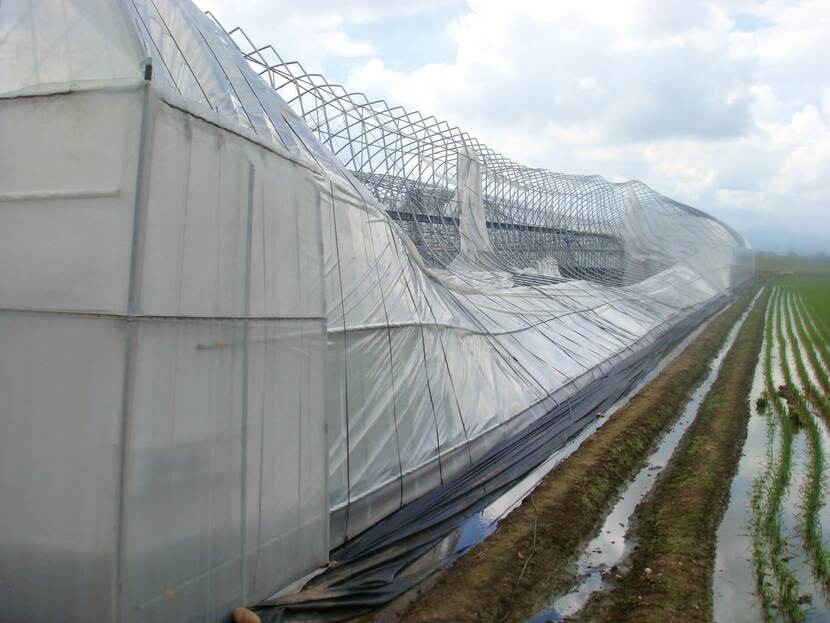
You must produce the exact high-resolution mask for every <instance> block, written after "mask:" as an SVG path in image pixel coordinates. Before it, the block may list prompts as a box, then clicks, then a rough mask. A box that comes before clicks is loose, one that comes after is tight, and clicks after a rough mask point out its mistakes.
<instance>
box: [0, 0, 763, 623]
mask: <svg viewBox="0 0 830 623" xmlns="http://www.w3.org/2000/svg"><path fill="white" fill-rule="evenodd" d="M753 272H754V269H753V259H752V253H751V251H750V250H749V249H748V245H747V244H746V242H745V241H744V240H743V238H742V237H741V236H740V235H738V234H737V233H735V232H734V231H732V230H731V229H729V228H728V227H727V226H726V225H724V224H723V223H721V222H719V221H717V220H716V219H714V218H712V217H710V216H708V215H707V214H705V213H703V212H701V211H699V210H696V209H693V208H690V207H688V206H685V205H683V204H680V203H678V202H676V201H673V200H671V199H668V198H667V197H664V196H662V195H660V194H658V193H656V192H654V191H652V190H651V189H649V188H648V187H647V186H645V185H644V184H642V183H640V182H629V183H623V184H614V183H610V182H607V181H605V180H604V179H602V178H600V177H594V176H591V177H587V176H572V175H563V174H558V173H552V172H550V171H546V170H540V169H532V168H527V167H524V166H521V165H519V164H517V163H515V162H512V161H511V160H509V159H507V158H505V157H504V156H501V155H500V154H498V153H496V152H494V151H493V150H492V149H490V148H489V147H487V146H486V145H483V144H481V143H480V142H478V141H477V140H476V139H474V138H473V137H471V136H469V135H468V134H466V133H464V132H462V131H461V130H459V129H458V128H455V127H452V126H450V125H448V124H447V123H445V122H442V121H440V120H437V119H435V118H434V117H428V116H425V115H423V114H421V113H418V112H413V111H407V110H404V109H402V108H400V107H395V106H392V105H388V104H386V103H385V102H383V101H377V100H371V99H369V98H367V97H365V96H363V95H361V94H355V93H350V92H348V91H347V90H345V89H344V88H342V87H340V86H338V85H334V84H330V83H328V82H327V81H326V80H325V79H324V78H322V77H321V76H319V75H313V74H308V73H307V72H306V71H305V70H304V69H303V67H302V66H301V65H299V64H298V63H293V62H284V61H283V60H282V59H281V58H280V57H279V56H278V55H277V53H276V52H275V51H274V49H273V48H271V47H261V46H260V45H259V44H255V43H253V42H251V41H250V40H249V39H248V38H247V36H246V35H245V33H244V32H243V31H241V30H238V29H235V30H233V31H229V32H226V31H225V29H223V27H222V26H221V25H220V24H219V23H218V22H217V21H216V20H214V19H213V18H212V17H211V16H209V15H205V14H203V13H202V12H201V10H200V9H198V8H197V7H196V6H195V5H193V4H191V3H190V2H189V0H123V1H122V0H41V1H38V2H33V1H30V0H5V1H2V2H0V500H2V504H0V577H2V581H0V620H3V621H6V620H26V621H54V620H60V621H104V620H114V621H115V620H118V621H125V622H126V621H176V622H177V623H186V622H189V621H219V620H222V619H224V618H225V617H227V616H228V613H229V612H230V610H231V609H232V608H233V607H235V606H238V605H241V604H243V603H256V602H259V601H261V600H264V599H267V598H268V597H269V596H271V595H272V594H274V593H275V592H276V591H278V590H279V589H281V588H283V587H285V586H286V585H288V584H290V583H292V582H294V581H296V580H298V579H299V578H302V577H304V576H306V575H307V574H309V573H310V572H312V571H314V570H315V569H317V568H319V567H320V566H321V565H323V564H325V563H326V562H327V561H328V560H329V559H330V556H331V552H332V551H335V550H336V549H337V548H338V547H341V546H344V544H345V547H346V548H348V547H349V544H350V543H353V542H355V540H356V539H357V540H360V538H361V537H362V536H363V535H366V534H367V530H369V529H371V528H372V527H375V526H378V525H381V524H380V523H379V522H381V520H384V519H386V520H389V519H390V518H395V517H402V516H403V515H402V514H401V513H402V512H411V511H408V510H407V509H412V508H415V507H417V505H418V504H421V508H423V507H426V506H430V507H431V508H432V507H435V506H436V505H440V503H441V502H440V500H441V499H446V495H447V491H451V490H453V489H452V487H457V483H458V482H469V475H470V474H471V473H473V474H475V473H480V472H477V471H475V470H481V469H483V468H482V466H487V469H495V467H494V466H497V465H503V464H504V463H503V462H502V459H503V458H504V457H506V456H507V455H508V454H509V452H507V451H506V450H505V449H506V448H511V449H515V448H518V449H519V450H517V451H519V452H521V451H522V449H523V448H524V449H527V448H528V447H530V445H529V444H532V441H528V440H531V439H536V437H535V436H534V437H531V436H530V431H532V432H533V435H537V434H538V435H542V434H544V436H545V440H546V441H545V443H546V444H547V445H546V446H545V448H547V451H549V450H550V448H553V447H556V446H561V445H562V444H564V443H565V442H566V441H567V439H569V438H570V437H572V436H573V435H574V434H575V433H576V432H577V431H579V430H581V429H582V428H583V427H584V426H585V425H586V422H587V421H589V420H590V418H591V417H592V415H593V413H594V412H595V410H596V409H597V408H598V407H599V406H600V405H601V404H604V402H605V401H607V400H608V399H609V398H610V397H612V396H616V395H619V394H620V393H623V392H624V391H625V389H626V387H628V385H627V383H628V381H629V380H630V378H631V377H632V376H633V375H635V373H637V372H639V371H641V370H642V369H643V368H644V367H645V366H646V365H648V362H649V361H652V360H653V359H654V356H653V355H654V353H655V352H656V350H655V349H656V348H657V347H658V346H660V345H664V344H665V343H666V342H667V340H669V339H670V338H672V337H676V336H677V335H678V334H679V333H680V332H681V331H685V330H687V329H688V328H689V327H690V326H692V325H693V324H695V323H696V322H699V320H700V318H702V317H703V316H705V315H706V314H708V313H712V311H714V310H715V309H717V308H718V307H719V306H720V305H722V304H723V302H724V301H725V300H726V297H727V296H728V295H729V294H730V292H731V291H732V290H734V289H735V288H736V287H738V286H740V285H741V284H742V283H744V282H746V281H748V280H750V279H752V277H753ZM635 364H636V365H635ZM632 366H633V367H632ZM517 440H518V441H517ZM540 448H541V446H540ZM512 451H513V450H511V452H512ZM539 451H540V452H541V449H540V450H539ZM528 461H529V460H528V459H526V458H525V459H522V460H516V461H514V463H513V464H512V465H513V467H511V469H514V470H519V471H521V469H520V467H521V466H524V468H525V471H526V469H529V467H531V466H532V464H531V463H532V462H528ZM505 473H506V472H505ZM514 473H519V472H510V474H514ZM465 477H466V478H468V480H467V481H464V480H459V479H464V478H465ZM479 484H480V483H479ZM476 486H478V485H476ZM456 490H457V489H456ZM472 490H473V487H468V489H466V491H472ZM465 495H466V493H465ZM430 496H432V497H430ZM440 496H444V497H443V498H441V497H440ZM465 499H468V498H465ZM401 509H403V511H402V510H401ZM364 541H365V538H364Z"/></svg>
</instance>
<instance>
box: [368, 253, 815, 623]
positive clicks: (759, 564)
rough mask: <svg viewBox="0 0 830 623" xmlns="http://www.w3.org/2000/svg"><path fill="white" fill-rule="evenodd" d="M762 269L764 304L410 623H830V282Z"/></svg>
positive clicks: (779, 264)
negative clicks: (829, 500)
mask: <svg viewBox="0 0 830 623" xmlns="http://www.w3.org/2000/svg"><path fill="white" fill-rule="evenodd" d="M764 262H765V263H764V265H763V270H761V269H762V266H760V265H759V266H758V268H759V271H761V273H762V274H761V278H760V279H759V282H758V284H757V285H756V286H755V287H754V288H753V289H751V290H750V291H748V292H745V293H744V294H743V295H742V296H741V297H739V298H738V299H737V300H736V301H735V302H734V303H733V304H732V305H731V306H730V307H729V308H728V309H726V310H725V311H723V312H721V313H720V314H718V315H717V316H716V317H715V318H713V319H712V320H711V321H710V322H709V323H708V325H707V326H706V328H705V329H704V330H703V332H702V333H700V335H698V336H697V337H696V338H695V339H694V340H693V341H691V343H690V344H689V345H688V346H687V347H685V350H683V351H682V352H681V353H680V354H679V355H677V356H676V357H675V358H674V359H673V360H672V361H671V362H670V363H669V364H668V365H667V366H666V367H665V369H663V371H662V372H661V373H660V375H659V376H657V378H656V379H655V380H653V381H652V382H651V383H650V384H648V385H646V386H645V388H643V389H642V390H641V391H640V392H639V393H638V394H637V395H636V396H635V397H634V398H633V399H632V400H631V401H630V402H628V404H626V405H624V406H623V407H622V408H621V409H620V410H619V411H618V412H616V413H615V414H614V415H613V416H612V417H611V418H610V419H609V420H608V421H607V422H606V423H605V424H604V425H603V426H602V427H601V428H600V429H599V430H598V431H597V432H596V433H594V434H593V435H592V436H591V437H590V438H588V440H587V441H585V442H584V443H582V445H581V446H580V447H579V449H578V450H576V451H575V452H574V453H573V454H572V455H571V456H570V457H569V458H568V459H567V460H566V461H564V462H563V463H562V464H561V465H559V466H558V467H557V468H556V469H554V470H553V471H552V472H551V473H550V474H548V475H547V476H546V477H545V478H544V479H543V480H542V481H541V483H540V484H539V485H538V486H537V487H536V488H535V489H534V490H533V492H532V493H531V494H530V495H529V496H528V497H527V498H526V499H525V501H524V503H523V504H521V505H520V506H519V507H518V508H517V509H516V510H514V511H513V512H512V513H511V514H510V515H508V516H507V517H506V518H504V519H503V520H502V521H501V523H500V524H499V527H498V529H497V530H496V531H495V533H494V534H492V535H491V536H490V537H489V538H487V539H486V540H485V541H484V542H482V543H480V544H479V545H478V546H477V547H474V548H473V549H472V550H471V551H470V552H468V553H467V554H466V555H464V556H462V557H461V558H460V559H459V560H458V561H457V562H456V563H455V564H454V565H453V566H452V567H450V568H449V569H448V570H447V571H446V572H444V573H443V574H442V575H440V576H439V577H438V578H437V580H435V581H434V582H433V583H432V584H431V585H430V586H429V587H427V588H424V589H423V590H422V592H421V593H420V594H419V595H417V596H416V597H415V598H414V599H413V598H410V599H408V600H407V603H406V605H405V606H403V607H401V606H399V607H398V611H397V612H396V614H395V617H394V618H400V619H402V620H405V621H411V622H420V623H423V622H426V621H471V622H472V621H476V622H479V621H481V622H484V621H500V622H506V621H531V622H533V623H545V622H546V621H556V620H588V621H655V622H656V621H710V620H713V619H714V620H717V621H747V622H749V621H757V620H764V621H819V620H828V619H830V601H828V596H830V550H829V549H828V545H830V511H829V510H828V509H827V507H826V505H825V504H826V499H825V498H826V487H825V483H826V480H827V470H828V460H827V456H826V452H827V448H828V446H829V445H830V274H826V275H825V274H824V273H823V271H822V270H820V268H821V262H818V263H816V262H814V261H811V262H809V263H804V262H802V263H801V264H798V263H796V262H794V261H792V259H791V258H786V257H785V258H783V259H782V258H781V256H778V257H777V259H776V258H772V259H770V258H766V259H765V260H764ZM380 618H381V619H383V620H390V619H389V617H388V616H387V617H386V618H385V619H384V617H383V616H381V617H380Z"/></svg>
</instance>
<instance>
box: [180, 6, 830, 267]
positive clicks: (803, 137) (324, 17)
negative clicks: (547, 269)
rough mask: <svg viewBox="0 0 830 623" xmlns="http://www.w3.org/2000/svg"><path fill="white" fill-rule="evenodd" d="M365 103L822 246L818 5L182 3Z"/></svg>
mask: <svg viewBox="0 0 830 623" xmlns="http://www.w3.org/2000/svg"><path fill="white" fill-rule="evenodd" d="M197 3H198V4H199V5H200V6H201V7H202V8H204V9H209V10H211V11H212V12H213V13H214V14H215V15H216V17H217V18H218V19H219V20H220V21H221V22H222V23H223V24H224V25H225V26H226V27H228V26H233V25H239V26H242V27H243V28H245V30H246V31H247V32H248V34H249V35H250V36H251V37H252V38H253V39H254V41H256V42H257V43H260V44H264V43H272V44H273V45H274V47H276V48H277V50H278V51H279V52H280V53H281V54H282V56H283V58H284V59H285V60H289V59H290V60H299V61H300V62H301V63H303V65H304V66H305V67H306V68H307V69H313V70H316V71H320V72H322V73H324V74H325V75H326V76H327V77H328V78H329V80H330V81H332V82H338V83H340V84H343V85H344V86H346V87H347V88H348V89H349V90H354V91H363V92H365V93H366V94H367V95H369V96H370V99H376V98H385V99H387V100H388V101H389V102H391V103H395V104H401V105H404V106H405V107H411V108H418V109H419V110H421V111H422V112H426V113H429V114H435V115H437V116H439V117H440V118H443V119H446V120H447V121H449V122H450V123H452V124H455V125H458V126H459V127H461V128H463V129H465V130H467V131H468V132H470V133H471V134H473V135H474V136H477V137H478V138H479V139H480V140H482V141H483V142H485V143H487V144H488V145H489V146H491V147H492V148H493V149H495V150H496V151H500V152H502V153H503V154H505V155H507V156H509V157H511V158H513V159H514V160H516V161H518V162H522V163H523V164H527V165H530V166H537V167H545V168H548V169H552V170H554V171H561V172H565V173H583V174H600V175H603V176H604V177H606V178H608V179H610V180H613V181H621V180H625V179H640V180H642V181H644V182H645V183H646V184H648V185H649V186H651V187H652V188H654V189H655V190H657V191H659V192H662V193H664V194H666V195H669V196H670V197H672V198H674V199H677V200H679V201H682V202H684V203H688V204H690V205H693V206H695V207H698V208H701V209H703V210H706V211H708V212H710V213H712V214H715V215H716V216H718V217H720V218H722V219H723V220H725V221H727V222H728V223H730V224H731V225H733V226H735V227H736V228H737V229H738V230H740V231H741V232H742V233H744V234H745V235H746V236H747V237H748V238H749V239H750V241H751V243H752V244H753V246H754V247H756V248H759V249H772V250H782V251H785V250H789V249H790V245H792V246H793V247H794V248H795V249H796V250H801V251H810V252H812V251H826V252H830V1H828V0H807V1H804V2H798V1H796V0H766V1H763V2H753V1H749V0H728V1H722V2H695V1H694V0H631V1H616V2H614V1H607V2H602V1H594V0H573V1H572V0H547V1H544V0H538V1H534V0H509V1H506V0H466V1H459V0H409V1H398V0H353V1H348V2H342V1H341V2H333V1H326V0H306V1H304V2H303V1H300V0H292V1H283V0H279V1H274V0H197Z"/></svg>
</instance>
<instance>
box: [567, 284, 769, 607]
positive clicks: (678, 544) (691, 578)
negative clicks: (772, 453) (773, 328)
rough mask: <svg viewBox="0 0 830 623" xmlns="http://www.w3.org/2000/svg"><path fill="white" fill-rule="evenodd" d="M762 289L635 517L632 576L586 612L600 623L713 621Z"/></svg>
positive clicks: (759, 336)
mask: <svg viewBox="0 0 830 623" xmlns="http://www.w3.org/2000/svg"><path fill="white" fill-rule="evenodd" d="M768 296H769V292H765V293H764V295H762V297H761V299H759V301H758V303H757V304H756V305H755V307H754V309H753V310H752V312H750V314H749V316H748V317H747V320H746V322H745V323H744V326H743V327H742V329H741V331H740V333H739V334H738V337H737V339H736V341H735V344H734V345H733V347H732V349H731V350H730V351H729V353H728V354H727V356H726V359H725V360H724V363H723V367H722V369H721V373H720V375H719V376H718V378H717V380H716V381H715V383H714V385H713V386H712V390H711V391H710V392H709V394H708V395H707V397H706V399H705V400H704V402H703V405H702V406H701V409H700V411H699V413H698V417H697V418H696V420H695V421H694V423H693V424H692V425H691V427H690V428H689V431H688V434H687V435H686V437H685V438H684V440H683V441H682V442H681V445H680V447H679V448H678V450H677V452H676V453H675V456H674V458H673V459H672V461H671V463H670V464H669V466H668V467H667V468H666V470H665V471H664V472H663V474H662V475H661V477H660V478H659V479H658V482H657V483H656V485H655V487H654V490H653V491H652V493H651V494H650V496H649V497H648V498H647V499H646V500H645V501H644V502H643V504H642V505H641V506H640V507H639V508H638V509H637V512H636V513H635V522H634V533H635V536H636V537H637V538H638V539H639V542H640V544H641V545H640V547H639V548H638V549H637V550H636V552H635V553H634V554H633V555H632V556H631V560H630V571H629V572H628V573H627V574H625V576H624V577H622V578H621V579H620V581H619V583H618V584H617V585H616V586H615V588H614V589H613V590H611V591H610V592H609V593H606V594H602V595H598V598H597V599H595V600H593V601H592V602H590V603H589V605H588V607H587V608H586V609H585V611H584V612H583V614H582V617H581V618H582V619H583V620H601V621H637V622H638V623H648V622H650V621H654V622H657V621H660V622H667V621H710V620H711V619H712V569H713V566H714V561H715V553H716V538H715V536H716V531H717V529H718V526H719V524H720V520H721V517H722V516H723V513H724V510H725V509H726V506H727V503H728V499H729V491H730V485H731V481H732V476H733V474H734V473H735V471H736V468H737V466H738V461H739V459H740V456H741V449H742V447H743V444H744V439H745V438H746V434H747V422H748V420H749V417H750V404H749V395H750V389H751V387H752V382H753V377H754V373H755V367H756V362H757V360H758V353H759V351H760V348H761V343H762V340H763V332H764V320H765V318H764V311H765V308H766V299H767V297H768Z"/></svg>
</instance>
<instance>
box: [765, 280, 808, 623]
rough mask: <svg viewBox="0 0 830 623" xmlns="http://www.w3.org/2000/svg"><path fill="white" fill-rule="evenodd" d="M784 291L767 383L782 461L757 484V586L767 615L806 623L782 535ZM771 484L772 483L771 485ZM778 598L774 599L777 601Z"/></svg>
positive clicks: (787, 449)
mask: <svg viewBox="0 0 830 623" xmlns="http://www.w3.org/2000/svg"><path fill="white" fill-rule="evenodd" d="M779 296H780V291H779V289H778V288H776V289H775V290H774V291H773V294H772V296H771V297H770V303H769V305H770V317H769V318H768V322H767V325H766V328H765V337H766V348H765V351H764V381H765V387H766V394H767V398H768V400H769V402H770V403H771V404H772V407H773V412H774V415H775V416H776V417H777V418H778V420H779V422H780V425H781V448H780V451H779V453H778V461H777V463H776V466H775V469H774V470H773V476H772V479H763V476H759V479H758V481H756V485H755V488H756V491H758V492H760V491H763V490H764V489H765V490H766V496H765V498H766V508H764V504H763V502H762V501H761V499H760V498H761V496H760V494H759V495H758V496H757V498H756V499H755V500H754V501H753V511H754V512H756V513H757V514H756V515H755V516H754V518H753V521H752V523H753V525H754V526H757V528H758V529H757V530H755V531H754V533H753V539H754V543H753V550H754V551H756V552H758V554H757V559H756V561H755V565H756V585H757V588H758V593H759V596H760V597H761V601H762V609H763V611H764V613H765V616H769V615H768V613H771V611H772V604H773V603H774V604H775V606H776V607H777V609H778V611H779V612H780V613H781V614H782V615H783V616H784V618H785V619H786V620H788V621H803V620H804V618H805V613H804V610H803V608H802V607H801V605H800V604H799V590H798V580H797V579H796V577H795V575H794V574H793V572H792V570H791V569H790V567H789V566H788V565H787V563H786V562H785V560H788V559H789V556H788V554H787V544H786V542H785V540H784V537H783V535H782V529H781V512H782V501H783V499H784V494H785V493H786V491H787V488H788V487H789V483H790V471H791V469H792V447H793V426H792V421H791V419H790V417H789V414H788V411H787V407H786V406H785V405H784V401H783V400H782V398H781V396H779V395H778V391H777V389H776V387H775V382H774V380H773V366H772V345H773V341H774V340H773V322H772V318H773V314H774V313H775V309H776V308H775V304H774V302H775V301H777V299H778V297H779ZM767 483H768V484H767ZM767 565H768V566H769V568H770V569H771V570H772V577H773V578H774V582H775V587H774V595H773V593H772V591H773V587H771V586H770V585H769V583H768V582H767V580H766V577H767V571H766V568H767ZM773 598H774V599H773Z"/></svg>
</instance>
